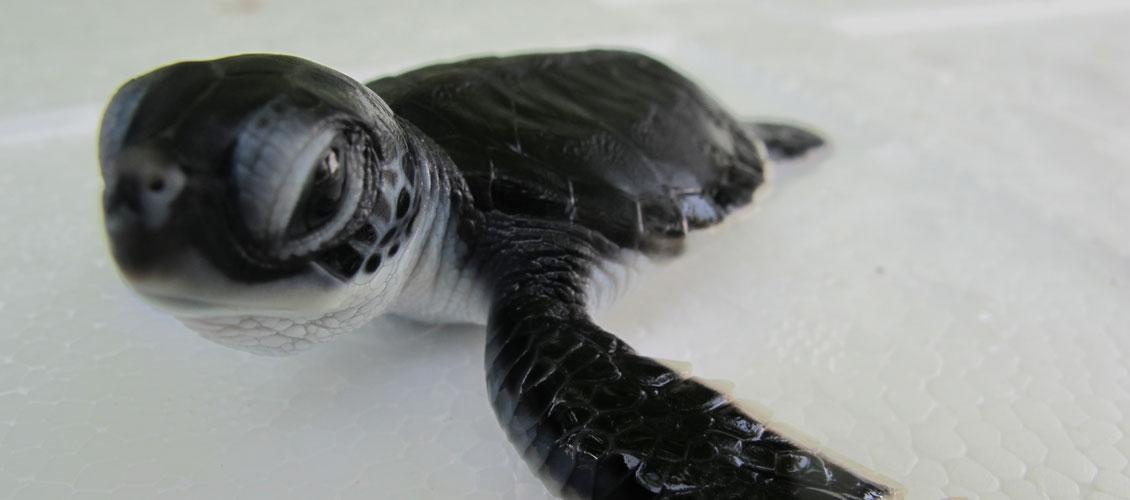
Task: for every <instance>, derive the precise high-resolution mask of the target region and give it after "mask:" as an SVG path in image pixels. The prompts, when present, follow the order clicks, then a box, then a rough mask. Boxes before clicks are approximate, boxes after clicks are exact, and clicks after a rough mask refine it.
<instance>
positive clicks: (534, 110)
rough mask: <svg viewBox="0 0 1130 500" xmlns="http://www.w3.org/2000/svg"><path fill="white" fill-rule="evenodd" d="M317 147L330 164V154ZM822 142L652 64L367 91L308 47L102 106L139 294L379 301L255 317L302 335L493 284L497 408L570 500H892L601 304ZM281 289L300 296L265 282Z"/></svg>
mask: <svg viewBox="0 0 1130 500" xmlns="http://www.w3.org/2000/svg"><path fill="white" fill-rule="evenodd" d="M318 141H322V142H318ZM315 143H316V144H319V145H320V146H318V148H315V149H314V151H315V152H321V153H320V154H322V156H310V153H309V151H308V149H309V148H308V147H306V146H305V145H307V144H315ZM820 143H821V141H820V139H819V138H818V137H817V136H815V135H813V134H811V133H809V132H807V131H805V130H803V129H800V128H796V127H790V126H785V125H779V124H747V123H743V122H741V121H739V120H737V119H736V118H735V117H734V116H732V115H731V114H730V113H728V112H727V111H726V110H724V109H723V108H722V107H721V106H720V105H719V104H718V103H717V102H716V101H715V100H714V99H712V98H711V97H710V96H709V95H707V94H706V93H705V92H703V91H702V90H701V89H700V88H699V87H698V86H697V85H695V84H694V83H693V82H691V81H690V80H688V79H687V78H685V77H684V76H682V75H680V74H679V73H677V72H676V71H674V70H673V69H671V68H669V67H668V66H666V65H664V64H663V63H661V62H659V61H656V60H655V59H652V58H650V57H648V56H645V55H641V54H637V53H632V52H624V51H603V50H593V51H583V52H566V53H552V54H529V55H520V56H511V57H501V58H480V59H471V60H465V61H460V62H454V63H449V64H441V65H435V66H428V67H424V68H421V69H417V70H413V71H409V72H407V73H404V74H401V75H397V76H392V77H387V78H382V79H379V80H376V81H373V82H370V83H368V84H367V85H366V86H362V85H361V84H359V83H358V82H356V81H354V80H352V79H350V78H348V77H346V76H344V75H341V74H340V73H337V72H334V71H332V70H330V69H328V68H324V67H322V66H319V65H316V64H314V63H312V62H309V61H305V60H302V59H298V58H294V57H288V56H278V55H246V56H235V57H231V58H225V59H219V60H215V61H207V62H195V63H181V64H178V65H173V66H170V67H166V68H162V69H159V70H157V71H154V72H153V73H150V74H149V75H146V76H143V77H141V78H138V79H136V80H134V81H131V82H130V83H128V84H127V85H126V86H124V87H123V88H122V90H120V91H119V93H118V95H117V96H116V97H115V98H114V100H113V101H112V102H111V105H110V107H109V109H108V110H107V113H106V118H105V120H104V122H103V129H102V133H101V138H100V161H101V163H102V165H103V176H104V178H105V179H106V186H107V187H106V191H105V198H104V201H105V210H106V220H107V230H108V235H109V236H110V240H111V243H112V249H113V252H114V256H115V259H116V260H117V262H118V264H119V267H120V268H121V269H122V270H123V272H124V274H125V275H126V276H127V278H128V279H129V280H131V283H134V284H135V288H138V289H139V291H142V292H143V293H144V292H145V290H156V293H160V294H167V293H170V290H172V292H176V293H178V294H185V293H188V294H189V295H191V297H190V298H193V299H195V298H206V299H209V300H211V302H209V304H208V305H209V306H210V307H216V305H215V302H216V301H218V300H221V299H215V298H214V297H213V295H215V296H218V297H221V298H223V297H234V298H235V299H238V300H240V301H244V302H248V303H253V304H256V305H257V306H262V305H264V304H266V306H274V305H275V302H274V301H284V300H291V301H292V302H291V303H286V304H284V305H285V306H286V307H278V308H276V309H277V310H285V309H286V308H287V307H291V308H307V309H309V308H317V307H319V304H327V303H331V302H332V301H330V300H328V299H325V300H322V299H319V300H313V297H315V296H319V295H318V294H323V295H324V294H329V293H330V291H333V293H338V295H334V296H333V297H334V300H337V299H338V298H340V297H339V296H344V297H346V298H356V294H371V296H369V297H367V298H366V300H367V301H368V302H365V301H362V302H361V303H360V305H351V306H350V309H348V310H341V311H327V312H326V317H330V319H331V320H332V321H330V322H325V321H320V320H319V321H310V322H307V323H304V324H302V325H301V326H302V328H299V330H298V331H294V328H298V326H299V324H298V323H295V322H294V321H290V320H286V322H280V320H278V319H277V318H267V319H266V320H263V319H261V318H255V319H254V320H253V321H250V323H251V324H252V327H253V328H257V326H255V325H259V324H264V325H280V324H281V325H283V326H278V328H279V329H280V330H282V329H283V328H287V329H288V330H287V334H286V336H283V335H281V334H279V335H273V336H272V335H266V336H262V335H260V334H261V333H262V332H259V333H256V334H255V335H260V336H258V337H254V338H251V341H252V343H254V342H258V341H261V340H262V339H265V338H266V339H270V340H273V341H275V340H277V341H280V342H279V345H284V346H285V345H289V346H291V347H293V345H294V344H293V343H291V344H286V343H285V342H291V340H293V339H294V338H296V336H298V337H303V336H306V337H303V339H304V341H305V339H306V338H307V337H309V338H318V339H320V338H321V337H322V336H323V335H324V336H327V337H328V336H332V335H331V334H336V332H338V331H340V330H346V329H351V328H356V327H357V326H359V325H361V324H363V321H364V320H366V319H368V318H371V317H375V316H376V315H379V314H381V313H383V312H390V313H398V314H404V313H405V311H406V310H409V311H408V312H411V311H410V309H413V308H419V309H427V308H428V307H431V306H434V304H431V305H429V304H407V305H405V304H403V303H398V302H397V301H396V300H395V297H392V296H390V295H395V294H399V293H402V292H403V291H404V290H406V289H408V287H409V286H410V285H412V284H414V283H415V284H419V283H425V284H426V285H425V287H426V286H431V287H433V288H435V287H440V286H447V284H451V283H454V284H459V283H463V282H464V281H466V280H473V281H474V282H475V287H471V288H468V290H471V292H469V293H468V294H467V295H465V296H462V297H463V298H462V299H460V300H465V301H467V302H468V303H472V302H473V303H478V302H482V303H484V304H486V306H484V307H483V311H482V316H483V317H481V318H479V317H474V315H471V316H469V317H466V318H461V319H470V320H477V321H484V322H485V323H486V324H487V330H488V334H487V342H486V349H485V368H486V381H487V383H486V386H487V390H488V396H489V397H490V399H491V403H492V406H493V408H494V410H495V412H496V414H497V416H498V419H499V422H500V423H501V425H502V427H503V428H504V429H505V430H506V432H507V433H508V435H509V436H510V439H511V441H512V442H513V443H514V445H515V446H516V447H517V448H518V450H519V451H520V452H521V454H522V455H523V456H524V457H525V459H526V460H527V462H528V463H529V466H530V467H531V469H532V470H534V471H535V472H536V473H538V474H539V475H540V476H541V477H542V478H543V480H544V481H545V484H546V486H547V487H548V488H549V489H551V490H552V491H554V492H555V493H558V494H560V495H561V496H564V497H567V498H585V499H590V498H591V499H667V498H672V499H673V498H699V499H730V498H733V499H738V498H740V499H780V498H804V499H817V498H819V499H876V498H880V497H883V496H886V495H887V494H889V493H891V488H890V487H888V486H886V485H884V484H881V483H879V482H877V481H875V480H871V479H868V478H865V477H862V476H860V475H858V474H856V473H854V472H852V471H851V470H849V469H847V468H845V467H844V466H842V465H839V464H836V463H833V462H832V461H830V460H828V459H827V458H826V457H824V456H822V455H821V454H819V453H816V452H815V451H813V450H809V449H806V448H804V447H803V446H800V445H798V444H796V443H794V442H792V441H790V440H788V439H786V438H784V437H782V436H781V435H780V434H778V433H776V432H774V431H773V430H770V429H767V428H766V427H765V425H763V424H762V423H761V422H759V421H757V420H756V419H755V418H753V417H752V416H750V415H749V414H748V413H747V412H745V411H744V410H742V409H741V408H739V407H738V406H736V405H735V404H734V403H733V402H731V401H730V400H729V399H728V398H727V397H726V396H725V395H724V394H721V393H719V392H718V391H716V390H714V389H711V388H709V387H707V386H705V385H703V384H702V383H700V382H698V381H696V380H694V379H691V378H687V377H686V376H684V375H682V374H679V373H676V372H675V371H673V370H671V369H669V368H668V367H666V366H664V365H663V364H660V363H659V362H657V361H655V360H653V359H650V358H647V357H645V356H642V355H640V354H638V353H636V351H634V350H633V349H632V348H631V347H629V346H628V345H627V344H626V343H625V342H624V341H623V340H621V339H619V338H617V337H616V336H615V335H613V334H612V333H610V332H607V331H605V330H603V329H602V328H600V327H599V326H597V325H596V324H594V323H593V321H592V320H591V318H590V316H589V313H588V311H589V309H590V306H591V305H592V304H591V302H592V297H590V296H589V295H590V292H591V290H592V288H591V286H590V285H591V282H592V280H593V279H594V278H593V273H594V269H596V268H598V267H600V266H602V265H604V264H606V263H609V262H619V261H622V260H623V259H624V258H625V256H626V255H629V254H643V255H646V256H649V257H672V256H675V255H678V254H679V253H680V252H681V251H682V249H683V244H684V240H685V237H686V234H687V232H688V231H691V230H694V229H697V228H702V227H707V226H710V225H713V224H717V223H719V222H720V221H722V220H723V218H724V217H725V216H726V215H727V214H729V213H731V212H732V211H733V210H735V209H737V208H740V207H742V206H744V205H746V204H748V203H749V202H750V200H751V198H752V196H753V194H754V191H755V190H756V189H757V188H758V186H760V185H761V184H762V182H763V180H764V177H765V175H764V174H765V168H766V164H767V162H768V161H769V159H770V158H773V159H787V158H791V157H795V156H799V155H803V154H804V153H805V152H807V151H809V150H810V149H812V148H814V147H816V146H818V145H820ZM323 147H324V149H319V148H323ZM327 152H328V154H327ZM315 160H316V161H315ZM294 162H298V163H302V162H306V163H302V165H300V166H299V167H300V168H299V167H293V168H292V167H291V164H293V163H294ZM310 162H313V163H314V165H315V166H314V167H312V168H311V167H309V165H310ZM295 176H297V177H295ZM295 179H297V182H298V184H295V182H296V180H295ZM303 179H305V180H303ZM146 182H148V189H146V188H145V186H146V184H145V183H146ZM291 191H293V193H292V195H286V194H285V193H290V192H291ZM280 193H283V194H280ZM288 196H289V197H288ZM280 200H281V201H280ZM296 200H297V201H296ZM319 200H322V201H325V200H330V201H329V202H327V203H330V202H332V205H326V206H327V207H328V208H327V209H326V210H320V209H319V206H318V203H319ZM279 206H283V207H290V208H288V211H287V213H288V214H289V215H287V216H286V217H282V216H280V215H279V213H278V211H277V210H276V208H277V207H279ZM451 228H453V229H451ZM424 241H428V242H430V243H424ZM184 248H191V249H192V252H195V254H194V255H195V256H196V257H194V258H195V259H196V260H193V261H190V262H194V263H196V264H193V266H195V267H192V268H191V271H192V272H191V273H185V272H182V273H181V274H182V275H184V274H190V275H191V276H189V277H190V278H193V279H196V280H197V281H195V282H193V281H192V280H191V279H190V280H187V281H186V280H185V279H181V281H179V282H178V285H177V286H179V287H180V288H172V289H171V288H169V287H168V286H166V285H165V284H163V282H161V281H160V279H163V278H161V276H163V275H164V274H167V273H169V272H172V271H175V270H176V268H177V266H183V265H184V264H183V262H186V261H185V260H184V259H180V258H179V254H180V253H183V250H182V249H184ZM429 249H431V250H429ZM429 251H430V252H432V254H429V255H431V256H432V257H434V258H429V259H417V260H416V261H414V263H410V262H413V261H411V260H409V258H410V257H412V256H413V252H429ZM171 256H178V258H173V257H171ZM199 262H206V263H207V264H206V265H203V267H201V265H200V264H199ZM421 262H428V263H431V264H421ZM437 263H438V264H437ZM441 265H442V266H446V267H442V268H441V267H439V266H441ZM428 266H431V267H428ZM213 268H214V269H213ZM201 270H204V271H207V272H200V271H201ZM213 271H214V273H213V274H216V275H222V276H223V278H222V280H220V279H219V278H216V279H212V278H209V277H208V276H210V274H209V273H212V272H213ZM163 273H164V274H163ZM445 275H446V276H448V277H451V276H452V275H457V276H458V279H454V278H453V279H451V280H447V281H443V280H442V279H441V278H442V277H443V276H445ZM153 276H157V278H153ZM198 276H204V277H198ZM182 278H183V276H182ZM147 280H148V281H147ZM154 280H156V281H157V284H156V285H154V284H153V282H154ZM209 280H212V281H209ZM216 280H220V281H223V283H224V285H223V287H220V288H216V287H214V286H212V285H213V284H214V282H215V281H216ZM185 283H188V284H190V285H192V286H193V287H195V288H193V289H192V290H189V291H188V292H186V291H185V290H184V287H185V286H187V285H185ZM280 283H282V284H284V285H285V286H298V285H301V286H303V287H305V288H303V290H301V291H299V290H296V289H295V290H291V289H288V290H286V292H287V293H284V294H275V293H273V292H261V291H262V290H277V289H278V287H279V286H280V285H279V284H280ZM292 283H293V284H294V285H290V284H292ZM372 283H379V284H382V285H383V287H381V288H380V289H379V290H378V289H377V288H375V287H373V286H372V285H371V284H372ZM210 286H212V288H209V287H210ZM271 286H274V287H275V288H274V289H272V288H269V287H271ZM452 286H454V285H452ZM145 287H149V288H145ZM215 290H219V292H221V293H219V294H218V295H217V294H215V293H214V292H215ZM335 290H346V291H345V292H340V293H339V292H337V291H335ZM418 291H419V287H417V292H418ZM433 291H434V290H433ZM303 294H309V298H310V299H309V300H307V296H305V295H303ZM350 294H353V295H350ZM416 296H425V297H426V296H427V295H426V294H424V295H419V294H417V295H413V297H416ZM434 296H437V297H443V299H442V300H454V299H451V297H454V295H452V294H446V295H445V294H442V293H439V294H436V295H434ZM319 297H321V296H319ZM363 298H364V297H363ZM233 300H234V299H233ZM437 300H440V299H437ZM339 302H340V301H339ZM201 303H203V302H201ZM185 304H188V306H189V307H191V306H193V305H195V304H196V302H193V301H179V302H177V303H176V305H178V306H184V305H185ZM374 304H375V305H374ZM406 308H407V309H406ZM439 309H442V307H441V308H439ZM464 309H466V310H469V311H473V310H475V307H472V306H467V307H465V308H464ZM265 310H275V309H272V308H271V307H266V308H265ZM432 310H438V309H436V308H435V307H432V309H429V311H432ZM307 312H308V311H307ZM331 316H332V317H331ZM339 316H340V318H342V319H341V320H339V319H338V317H339ZM245 323H248V321H234V322H229V323H221V324H219V326H216V325H215V324H213V325H205V327H204V328H206V329H214V330H209V331H210V332H212V333H216V332H218V333H216V336H217V337H221V338H229V339H230V338H239V339H244V340H246V338H244V337H236V336H235V334H236V333H240V332H239V331H238V329H239V328H241V326H240V325H243V324H245ZM197 324H200V323H199V322H198V323H197ZM327 325H328V326H327ZM264 328H267V329H268V330H269V327H264ZM225 329H227V330H231V331H225ZM202 332H203V330H202ZM233 332H235V333H233ZM275 333H279V332H275ZM240 334H241V333H240ZM256 339H259V340H256ZM218 341H221V340H218ZM236 346H237V347H239V345H236ZM251 347H263V346H262V345H252V346H251ZM249 350H254V349H249Z"/></svg>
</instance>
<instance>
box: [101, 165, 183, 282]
mask: <svg viewBox="0 0 1130 500" xmlns="http://www.w3.org/2000/svg"><path fill="white" fill-rule="evenodd" d="M104 167H105V170H104V181H105V191H104V196H103V208H104V214H105V219H106V233H107V236H109V239H110V246H111V249H112V250H113V254H114V259H115V260H116V261H117V263H118V266H119V267H120V268H121V270H122V272H123V273H124V274H125V275H126V277H127V278H129V279H130V280H131V281H132V280H136V279H141V278H144V277H146V276H148V275H150V274H152V273H153V272H154V271H155V270H157V269H158V268H160V267H163V266H162V262H163V261H165V260H168V259H169V258H170V257H171V256H173V255H175V254H177V253H179V252H180V251H181V250H183V249H184V247H185V245H186V243H187V235H185V234H182V232H181V231H179V230H178V228H177V227H176V225H175V224H174V223H173V222H174V219H175V217H174V209H175V207H176V203H177V201H178V200H179V199H180V195H181V193H182V192H183V191H184V188H185V180H186V176H185V173H184V172H183V171H182V170H181V169H180V168H179V167H178V166H177V165H176V164H175V163H174V162H172V161H170V160H169V159H168V158H167V156H166V155H164V154H163V153H162V152H161V151H160V150H159V149H157V148H153V147H136V148H129V149H127V150H124V151H122V152H121V153H120V154H118V155H116V157H115V158H113V159H110V161H109V162H108V165H104Z"/></svg>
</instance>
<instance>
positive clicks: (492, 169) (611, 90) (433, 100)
mask: <svg viewBox="0 0 1130 500" xmlns="http://www.w3.org/2000/svg"><path fill="white" fill-rule="evenodd" d="M368 87H369V88H371V89H373V90H374V91H375V92H376V93H377V94H378V95H380V96H381V98H382V99H384V101H385V102H386V103H387V104H388V105H389V106H390V107H391V108H392V110H393V112H395V113H396V114H397V116H399V117H401V118H403V119H406V120H407V121H409V122H411V123H412V124H413V125H415V126H416V127H418V128H419V129H420V130H421V131H422V132H423V133H425V134H426V135H427V136H428V137H430V138H431V139H432V140H433V141H435V142H436V143H437V144H438V145H439V146H440V147H441V148H442V149H443V150H444V151H445V152H446V153H447V154H448V155H449V156H450V157H451V159H452V160H453V161H454V163H455V165H456V167H457V168H458V170H459V172H460V174H461V175H462V177H463V179H464V180H465V181H466V183H467V185H468V187H469V189H470V191H471V194H472V195H473V197H474V204H475V207H476V208H478V209H479V210H481V211H499V212H502V213H505V214H511V215H523V216H530V217H537V218H541V219H545V220H555V221H563V222H570V223H575V224H578V225H581V226H584V227H586V228H589V229H592V230H595V231H597V232H599V233H600V234H601V235H603V236H604V237H606V238H608V239H609V240H611V241H612V242H614V243H615V244H617V245H618V246H620V247H621V248H629V249H635V250H642V251H644V252H647V253H653V254H654V253H677V252H678V251H679V250H680V249H681V248H682V245H681V243H682V241H683V237H684V236H685V235H686V233H687V231H688V230H690V229H695V228H700V227H705V226H709V225H712V224H715V223H717V222H719V221H721V220H722V218H723V217H724V216H725V215H726V214H727V213H729V212H730V211H731V210H733V209H734V208H736V207H740V206H742V205H745V204H747V203H749V200H750V197H751V195H752V193H753V191H754V190H755V189H756V188H757V187H758V186H759V185H760V184H761V183H762V180H763V178H764V175H763V172H764V159H763V155H762V154H760V151H759V150H758V145H757V144H756V143H755V142H754V139H753V137H752V136H751V135H750V134H749V133H748V131H747V128H746V127H745V126H744V125H743V124H742V123H740V122H739V121H738V120H736V119H735V118H734V117H733V116H731V115H730V114H729V113H727V112H726V111H725V110H724V109H722V107H721V106H720V105H719V104H718V103H717V102H715V100H714V99H712V98H711V97H710V96H708V95H707V94H706V93H704V92H703V91H702V90H701V89H700V88H699V87H698V86H697V85H695V84H694V83H693V82H691V81H690V80H688V79H687V78H685V77H684V76H682V75H680V74H679V73H677V72H676V71H674V70H672V69H671V68H669V67H668V66H666V65H664V64H663V63H660V62H659V61H656V60H655V59H652V58H650V57H647V56H644V55H642V54H638V53H632V52H623V51H606V50H593V51H585V52H566V53H556V54H530V55H521V56H511V57H502V58H499V57H491V58H481V59H471V60H466V61H461V62H456V63H451V64H441V65H436V66H428V67H425V68H421V69H417V70H414V71H409V72H407V73H404V74H401V75H397V76H392V77H387V78H382V79H380V80H376V81H374V82H370V83H369V84H368Z"/></svg>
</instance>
